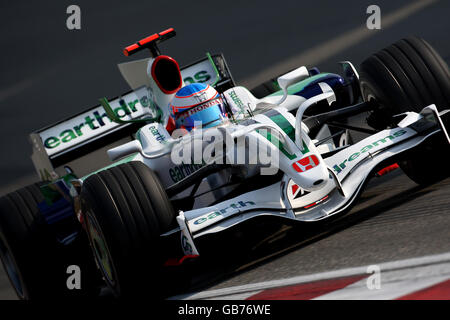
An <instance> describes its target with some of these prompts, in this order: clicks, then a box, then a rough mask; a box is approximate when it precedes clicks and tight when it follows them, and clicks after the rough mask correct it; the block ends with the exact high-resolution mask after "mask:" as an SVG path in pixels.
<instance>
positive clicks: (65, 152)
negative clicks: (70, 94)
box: [30, 54, 235, 180]
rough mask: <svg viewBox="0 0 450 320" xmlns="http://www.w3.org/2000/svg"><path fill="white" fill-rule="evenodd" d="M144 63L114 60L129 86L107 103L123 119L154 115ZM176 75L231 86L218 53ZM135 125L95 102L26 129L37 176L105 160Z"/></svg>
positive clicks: (85, 168)
mask: <svg viewBox="0 0 450 320" xmlns="http://www.w3.org/2000/svg"><path fill="white" fill-rule="evenodd" d="M147 62H148V59H143V60H137V61H132V62H129V63H126V64H122V65H119V69H120V71H121V72H122V75H123V76H124V77H125V79H126V80H127V82H128V83H129V84H130V86H131V88H132V89H133V90H131V91H129V92H127V93H125V94H123V95H122V96H120V97H116V98H114V99H112V100H110V101H109V104H110V106H111V107H112V109H113V110H114V112H115V113H116V115H117V116H118V117H120V118H121V119H123V120H131V119H140V118H143V117H149V116H150V117H152V116H155V113H156V110H155V106H154V104H153V102H152V99H151V93H150V92H149V90H148V89H147V86H146V85H145V81H146V77H147V76H146V67H147ZM130 64H133V65H130ZM124 65H127V66H126V67H124ZM144 65H145V66H144ZM121 66H122V67H121ZM181 75H182V78H183V80H184V82H185V83H186V84H189V83H193V82H202V83H207V84H210V85H213V86H214V87H215V88H216V89H217V90H218V91H219V92H223V91H225V90H227V89H229V88H231V87H234V86H235V83H234V80H233V78H232V76H231V73H230V70H229V68H228V65H227V63H226V61H225V58H224V56H223V55H222V54H215V55H212V56H210V57H208V56H207V57H205V58H204V59H200V60H198V61H196V62H194V63H192V64H189V65H187V66H185V67H182V68H181ZM141 126H142V124H138V123H126V124H119V123H116V122H113V121H112V120H110V119H109V118H108V116H107V115H106V112H105V110H104V109H103V107H102V106H101V105H97V106H95V107H92V108H89V109H87V110H85V111H82V112H80V113H78V114H76V115H74V116H73V117H70V118H68V119H65V120H62V121H59V122H57V123H55V124H53V125H50V126H47V127H45V128H42V129H40V130H37V131H35V132H33V133H31V134H30V140H31V143H32V156H31V159H32V161H33V164H34V166H35V168H36V171H37V172H38V174H39V176H40V178H41V179H42V180H53V179H56V178H58V177H60V176H62V175H64V174H66V171H65V170H64V166H69V167H70V168H71V169H72V170H73V171H74V172H75V173H76V174H77V175H79V176H82V175H85V174H88V173H90V172H92V171H94V170H97V169H100V168H102V167H104V166H106V165H108V164H109V163H111V162H110V160H109V159H108V158H107V156H106V150H107V149H109V148H111V147H114V146H116V145H119V144H122V143H125V142H128V141H131V140H132V139H134V138H133V135H134V134H135V133H136V131H137V130H138V129H139V127H141Z"/></svg>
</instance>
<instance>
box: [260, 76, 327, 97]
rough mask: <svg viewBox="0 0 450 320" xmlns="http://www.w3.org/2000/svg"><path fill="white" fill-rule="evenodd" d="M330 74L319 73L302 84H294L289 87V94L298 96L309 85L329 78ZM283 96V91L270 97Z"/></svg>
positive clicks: (301, 82)
mask: <svg viewBox="0 0 450 320" xmlns="http://www.w3.org/2000/svg"><path fill="white" fill-rule="evenodd" d="M329 75H330V73H319V74H316V75H315V76H312V77H309V78H307V79H305V80H302V81H300V82H297V83H296V84H293V85H292V86H289V88H288V89H287V91H288V94H296V93H297V92H299V91H302V90H303V89H305V87H306V86H308V85H309V84H311V82H313V81H316V80H318V79H320V78H325V77H327V76H329ZM282 95H283V90H280V91H276V92H274V93H272V94H269V95H268V97H272V96H282Z"/></svg>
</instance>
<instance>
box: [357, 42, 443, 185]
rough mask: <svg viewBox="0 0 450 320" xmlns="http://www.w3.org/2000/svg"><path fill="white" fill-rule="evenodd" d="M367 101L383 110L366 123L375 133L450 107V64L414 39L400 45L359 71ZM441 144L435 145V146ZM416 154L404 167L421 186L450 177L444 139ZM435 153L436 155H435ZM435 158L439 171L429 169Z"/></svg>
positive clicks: (419, 150) (370, 58)
mask: <svg viewBox="0 0 450 320" xmlns="http://www.w3.org/2000/svg"><path fill="white" fill-rule="evenodd" d="M360 86H361V93H362V97H363V99H364V101H369V100H374V101H376V103H377V105H378V108H377V109H376V110H375V111H374V112H373V113H372V114H370V116H369V117H368V119H367V122H368V124H369V125H370V126H372V127H373V128H375V129H379V130H382V129H385V128H386V127H390V126H395V119H394V118H393V117H392V116H393V115H395V114H400V113H403V112H407V111H414V112H420V111H421V110H422V109H423V108H424V107H426V106H428V105H430V104H435V105H436V107H437V109H438V110H439V111H442V110H444V109H447V108H449V106H450V72H449V70H448V66H447V64H446V63H445V62H444V60H443V59H442V58H441V57H440V56H439V54H438V53H437V52H436V51H435V50H434V49H433V48H432V47H431V45H430V44H428V43H427V42H426V41H425V40H423V39H421V38H417V37H410V38H406V39H402V40H400V41H397V42H396V43H394V44H392V45H390V46H388V47H386V48H385V49H383V50H381V51H379V52H377V53H375V54H373V55H372V56H370V57H369V58H367V59H366V60H364V61H363V62H362V64H361V66H360ZM434 140H436V141H439V144H436V141H434ZM433 141H434V144H433V145H431V143H428V144H427V146H423V147H422V148H418V149H416V150H415V151H414V152H412V153H410V154H409V155H408V156H409V159H408V160H405V161H402V162H400V163H399V165H400V167H401V168H402V169H403V171H404V172H405V173H406V175H408V177H409V178H411V179H412V180H413V181H415V182H416V183H418V184H429V183H433V182H436V181H437V180H440V179H443V178H445V177H447V176H448V175H450V170H449V169H448V165H446V163H448V161H449V160H450V156H449V154H450V152H449V147H448V143H447V142H446V141H445V140H444V139H441V138H437V139H433ZM430 152H431V153H430ZM431 158H433V159H434V160H433V161H436V162H434V165H432V166H425V165H424V164H425V163H429V159H431Z"/></svg>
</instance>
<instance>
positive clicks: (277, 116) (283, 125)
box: [256, 109, 309, 160]
mask: <svg viewBox="0 0 450 320" xmlns="http://www.w3.org/2000/svg"><path fill="white" fill-rule="evenodd" d="M264 115H265V116H266V117H268V118H269V119H270V120H272V121H273V122H274V123H275V124H276V125H277V126H278V127H280V129H281V130H283V131H284V133H286V135H287V136H288V137H289V139H291V140H292V141H294V142H295V128H294V127H293V126H292V125H291V123H290V122H289V120H287V119H286V118H285V117H284V116H283V115H282V114H281V113H280V112H278V111H277V110H276V109H272V110H270V111H269V112H266V113H264ZM256 132H258V133H259V134H260V135H262V136H264V137H265V138H266V139H267V140H269V141H270V142H272V144H273V145H274V146H276V147H277V148H278V149H280V151H281V152H282V153H283V154H284V155H285V156H286V157H287V158H288V159H289V160H294V159H295V158H297V155H295V154H290V153H289V152H288V151H287V150H286V149H285V147H284V146H283V144H282V143H281V141H280V140H279V139H278V138H277V137H276V136H273V135H272V134H271V133H270V131H269V130H264V131H262V132H261V130H256ZM263 133H265V134H263ZM308 152H309V149H308V146H307V145H306V143H305V141H303V151H302V154H306V153H308Z"/></svg>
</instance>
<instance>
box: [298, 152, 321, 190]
mask: <svg viewBox="0 0 450 320" xmlns="http://www.w3.org/2000/svg"><path fill="white" fill-rule="evenodd" d="M291 168H292V170H291V178H292V180H294V182H295V183H296V184H298V185H299V186H301V187H302V188H303V189H305V190H307V191H314V190H318V189H320V188H322V187H324V186H325V185H326V182H327V181H328V178H329V173H328V170H327V167H326V166H325V164H324V162H323V160H321V159H319V157H318V156H316V155H314V154H313V155H310V156H307V157H303V158H302V159H300V160H296V161H295V162H294V163H292V166H291Z"/></svg>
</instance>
